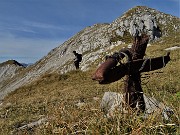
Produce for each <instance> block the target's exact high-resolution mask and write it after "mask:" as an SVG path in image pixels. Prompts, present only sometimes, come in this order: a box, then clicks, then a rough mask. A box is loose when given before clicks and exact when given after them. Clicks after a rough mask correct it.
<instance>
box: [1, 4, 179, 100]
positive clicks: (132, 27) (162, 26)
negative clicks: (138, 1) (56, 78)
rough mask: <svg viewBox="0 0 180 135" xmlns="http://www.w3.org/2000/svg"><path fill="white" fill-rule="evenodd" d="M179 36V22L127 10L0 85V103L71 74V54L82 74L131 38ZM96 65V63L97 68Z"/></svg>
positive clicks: (142, 9)
mask: <svg viewBox="0 0 180 135" xmlns="http://www.w3.org/2000/svg"><path fill="white" fill-rule="evenodd" d="M176 32H180V19H179V18H177V17H174V16H172V15H168V14H165V13H162V12H159V11H157V10H155V9H151V8H148V7H144V6H137V7H135V8H132V9H130V10H128V11H127V12H126V13H124V14H123V15H122V16H121V17H119V18H117V19H116V20H114V21H113V22H112V23H110V24H108V23H104V24H95V25H93V26H89V27H86V28H85V29H83V30H81V31H80V32H78V33H77V34H76V35H74V36H73V37H72V38H70V39H69V40H67V41H66V42H64V43H63V44H62V45H59V46H58V47H56V48H54V49H53V50H51V51H50V52H49V53H48V55H47V56H45V57H43V58H42V59H41V60H39V61H37V62H36V63H35V64H34V65H31V66H29V67H28V68H26V69H24V70H23V71H22V72H21V73H20V74H17V75H14V76H12V77H11V78H10V79H9V80H8V82H5V83H3V84H2V83H1V82H0V83H1V85H2V86H1V89H0V99H3V97H4V96H5V95H6V94H7V93H9V92H11V91H14V90H15V89H16V88H18V87H20V86H23V85H25V84H27V83H30V82H32V81H34V80H36V79H37V78H38V77H39V76H41V75H43V74H45V73H51V72H58V73H65V72H68V71H70V70H74V69H75V68H74V66H73V62H72V59H73V57H74V56H73V53H72V51H73V50H76V51H77V52H78V53H82V54H83V60H82V62H81V67H80V68H81V70H83V71H85V70H88V68H89V67H90V66H91V65H92V64H93V63H94V62H95V61H96V60H98V59H102V58H103V57H104V56H105V54H106V52H109V51H110V50H111V49H112V48H113V47H115V46H117V45H121V44H128V43H130V42H131V37H132V36H134V35H135V34H139V35H140V34H141V33H147V34H148V35H149V36H150V38H151V40H152V41H153V40H157V39H158V38H160V37H164V36H168V35H171V34H173V33H176ZM97 64H98V63H96V65H97Z"/></svg>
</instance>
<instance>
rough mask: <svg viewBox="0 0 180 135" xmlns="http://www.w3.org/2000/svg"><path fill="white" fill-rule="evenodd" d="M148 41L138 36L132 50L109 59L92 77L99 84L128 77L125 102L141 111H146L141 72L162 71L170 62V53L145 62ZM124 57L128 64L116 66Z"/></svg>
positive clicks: (123, 51)
mask: <svg viewBox="0 0 180 135" xmlns="http://www.w3.org/2000/svg"><path fill="white" fill-rule="evenodd" d="M148 41H149V37H148V36H147V35H142V36H136V37H135V39H134V43H133V45H132V48H131V49H122V50H120V51H119V52H118V53H114V54H113V55H112V56H110V57H108V58H107V60H106V61H105V62H104V63H102V64H101V65H100V67H99V68H98V69H97V70H96V72H95V73H94V74H93V76H92V79H93V80H96V81H99V84H108V83H112V82H115V81H117V80H119V79H121V78H122V77H124V76H126V79H125V85H124V93H125V101H126V103H127V105H129V106H130V107H131V108H135V107H137V108H139V109H140V110H141V111H145V102H144V98H143V90H142V87H141V75H140V74H141V72H149V71H153V70H156V69H160V68H162V67H164V66H165V65H166V64H167V63H168V62H169V60H170V57H169V53H168V54H167V55H166V56H162V57H157V58H152V59H145V60H144V59H143V57H144V55H145V51H146V47H147V44H148ZM124 57H127V59H128V62H127V63H125V64H120V65H118V66H116V65H117V63H118V62H120V60H121V59H123V58H124Z"/></svg>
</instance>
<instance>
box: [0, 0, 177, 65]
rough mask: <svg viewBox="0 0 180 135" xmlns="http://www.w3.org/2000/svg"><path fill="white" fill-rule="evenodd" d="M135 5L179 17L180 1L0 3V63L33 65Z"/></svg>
mask: <svg viewBox="0 0 180 135" xmlns="http://www.w3.org/2000/svg"><path fill="white" fill-rule="evenodd" d="M138 5H143V6H148V7H150V8H155V9H157V10H159V11H161V12H165V13H168V14H171V15H174V16H177V17H180V0H0V63H1V62H4V61H6V60H9V59H15V60H17V61H18V62H21V63H34V62H36V61H38V60H39V59H40V58H42V57H43V56H45V55H47V53H48V52H49V51H50V50H52V49H53V48H55V47H57V46H59V45H60V44H62V43H63V42H64V41H66V40H68V39H69V38H70V37H72V36H73V35H74V34H76V33H77V32H79V31H80V30H82V29H84V28H85V27H87V26H91V25H94V24H96V23H111V22H112V21H114V20H115V19H116V18H118V17H120V16H121V15H122V14H123V13H124V12H126V11H127V10H129V9H130V8H133V7H135V6H138Z"/></svg>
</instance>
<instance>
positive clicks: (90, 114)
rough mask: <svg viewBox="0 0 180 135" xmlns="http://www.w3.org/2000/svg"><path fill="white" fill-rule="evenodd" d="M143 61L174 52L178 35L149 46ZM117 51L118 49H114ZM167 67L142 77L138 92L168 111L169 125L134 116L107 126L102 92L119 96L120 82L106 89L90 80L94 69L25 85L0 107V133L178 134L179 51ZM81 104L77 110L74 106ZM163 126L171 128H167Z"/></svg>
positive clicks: (46, 77)
mask: <svg viewBox="0 0 180 135" xmlns="http://www.w3.org/2000/svg"><path fill="white" fill-rule="evenodd" d="M151 44H152V46H150V47H148V48H147V51H146V57H156V56H161V55H165V54H166V52H165V51H164V49H165V48H168V47H172V46H174V45H178V46H180V34H177V35H176V37H175V36H174V37H168V38H167V37H164V38H162V39H160V40H159V41H158V42H153V43H151ZM116 49H117V50H118V49H120V48H116ZM170 56H171V61H170V62H169V63H168V64H167V66H166V67H165V68H163V69H159V70H156V71H153V72H149V73H143V74H142V76H145V77H146V78H143V79H142V87H143V90H144V92H145V93H146V94H147V95H150V96H154V97H155V98H156V99H158V100H159V101H162V102H163V103H165V104H166V105H168V106H170V107H171V108H172V109H173V110H174V113H175V114H174V116H176V117H177V118H172V120H171V121H164V120H162V118H161V117H159V115H152V116H151V117H149V118H148V119H146V120H143V119H142V118H141V117H140V116H136V115H135V114H131V115H127V114H124V115H120V114H118V113H117V115H116V117H114V118H113V119H111V120H108V119H107V118H105V117H104V115H103V112H102V111H101V110H100V102H101V98H102V96H103V94H104V92H106V91H114V92H122V89H123V79H121V80H119V81H117V82H114V83H112V84H108V85H99V84H98V83H97V82H95V81H92V80H91V75H92V73H93V72H94V71H95V69H96V67H94V68H91V70H89V71H87V72H81V71H71V72H69V73H67V74H64V75H59V74H56V73H53V74H46V75H44V76H42V77H40V78H39V80H37V81H35V82H33V83H31V84H30V85H27V86H24V87H21V88H19V89H17V90H16V91H14V92H12V93H11V94H9V95H8V96H7V97H6V98H5V99H4V101H3V105H1V106H0V133H1V134H2V135H3V134H4V135H8V134H10V133H12V132H13V133H14V134H33V135H41V134H42V135H44V134H45V135H49V134H112V135H114V134H134V135H135V134H152V135H154V134H179V133H180V131H179V128H178V124H179V121H178V119H179V115H180V113H179V112H180V108H179V103H180V102H179V101H180V84H179V82H180V68H179V67H180V50H174V51H171V54H170ZM80 101H81V102H83V103H85V104H83V105H82V106H81V107H78V106H77V105H76V104H77V103H78V102H80ZM43 117H46V118H48V122H46V123H45V124H42V125H40V126H38V127H34V128H32V129H25V130H16V129H17V128H18V127H21V126H23V125H25V124H28V123H30V122H33V121H37V120H39V119H41V118H43ZM168 124H176V126H174V125H168Z"/></svg>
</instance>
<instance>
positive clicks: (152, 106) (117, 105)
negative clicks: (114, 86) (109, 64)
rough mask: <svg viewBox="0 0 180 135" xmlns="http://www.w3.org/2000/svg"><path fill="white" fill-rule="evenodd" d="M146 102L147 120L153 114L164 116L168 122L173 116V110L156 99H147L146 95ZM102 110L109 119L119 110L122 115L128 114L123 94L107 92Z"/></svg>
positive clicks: (103, 99) (102, 103) (102, 102)
mask: <svg viewBox="0 0 180 135" xmlns="http://www.w3.org/2000/svg"><path fill="white" fill-rule="evenodd" d="M144 100H145V108H146V110H145V118H146V117H148V115H150V114H153V113H159V112H160V114H162V117H163V118H164V119H166V120H169V119H170V117H169V116H170V115H172V114H173V110H172V109H171V108H169V107H167V106H165V105H164V104H163V103H161V102H159V101H157V100H156V99H155V98H152V97H147V96H146V95H144ZM101 109H102V110H103V111H104V112H105V114H106V115H107V117H113V115H114V111H115V110H116V111H117V110H118V111H119V112H120V113H128V111H127V110H126V107H125V101H124V99H123V94H120V93H116V92H105V94H104V96H103V98H102V101H101Z"/></svg>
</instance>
